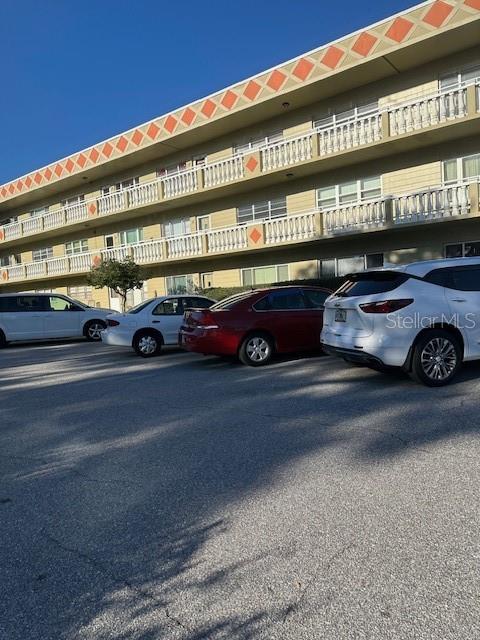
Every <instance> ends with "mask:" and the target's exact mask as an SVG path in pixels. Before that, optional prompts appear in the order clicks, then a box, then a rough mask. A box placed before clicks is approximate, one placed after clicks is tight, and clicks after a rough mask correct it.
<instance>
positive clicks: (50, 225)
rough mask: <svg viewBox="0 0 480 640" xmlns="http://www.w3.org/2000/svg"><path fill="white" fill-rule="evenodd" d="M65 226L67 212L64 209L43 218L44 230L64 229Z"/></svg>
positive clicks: (49, 213) (56, 210)
mask: <svg viewBox="0 0 480 640" xmlns="http://www.w3.org/2000/svg"><path fill="white" fill-rule="evenodd" d="M64 224H65V211H64V209H55V210H54V211H49V212H48V213H46V214H45V215H44V216H43V228H44V229H55V228H56V227H62V226H63V225H64Z"/></svg>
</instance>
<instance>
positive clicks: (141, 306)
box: [127, 298, 154, 313]
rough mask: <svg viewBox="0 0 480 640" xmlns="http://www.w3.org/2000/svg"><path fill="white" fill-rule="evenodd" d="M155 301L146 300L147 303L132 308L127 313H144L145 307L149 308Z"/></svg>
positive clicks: (151, 299)
mask: <svg viewBox="0 0 480 640" xmlns="http://www.w3.org/2000/svg"><path fill="white" fill-rule="evenodd" d="M153 300H154V298H150V300H145V302H140V303H139V304H137V305H136V306H135V307H132V308H131V309H129V310H128V311H127V313H140V311H143V309H145V307H148V305H149V304H150V303H151V302H153Z"/></svg>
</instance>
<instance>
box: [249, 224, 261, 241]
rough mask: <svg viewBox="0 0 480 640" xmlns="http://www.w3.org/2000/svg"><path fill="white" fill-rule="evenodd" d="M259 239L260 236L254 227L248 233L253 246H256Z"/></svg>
mask: <svg viewBox="0 0 480 640" xmlns="http://www.w3.org/2000/svg"><path fill="white" fill-rule="evenodd" d="M261 237H262V234H261V233H260V231H259V230H258V229H257V227H255V228H254V229H253V230H252V231H251V233H250V238H251V240H252V241H253V242H254V243H255V244H257V242H258V241H259V240H260V238H261Z"/></svg>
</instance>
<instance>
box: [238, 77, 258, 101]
mask: <svg viewBox="0 0 480 640" xmlns="http://www.w3.org/2000/svg"><path fill="white" fill-rule="evenodd" d="M261 88H262V87H261V86H260V85H259V84H258V82H255V80H250V82H249V83H248V84H247V86H246V87H245V91H244V92H243V95H244V96H245V97H246V98H248V99H249V100H255V98H256V97H257V96H258V94H259V93H260V90H261Z"/></svg>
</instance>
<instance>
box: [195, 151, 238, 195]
mask: <svg viewBox="0 0 480 640" xmlns="http://www.w3.org/2000/svg"><path fill="white" fill-rule="evenodd" d="M244 175H245V171H244V167H243V155H238V156H232V157H231V158H226V159H225V160H219V161H218V162H212V163H211V164H206V165H204V167H203V181H204V185H205V187H207V188H208V187H218V186H219V185H221V184H226V183H227V182H233V181H235V180H239V179H240V178H243V177H244Z"/></svg>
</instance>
